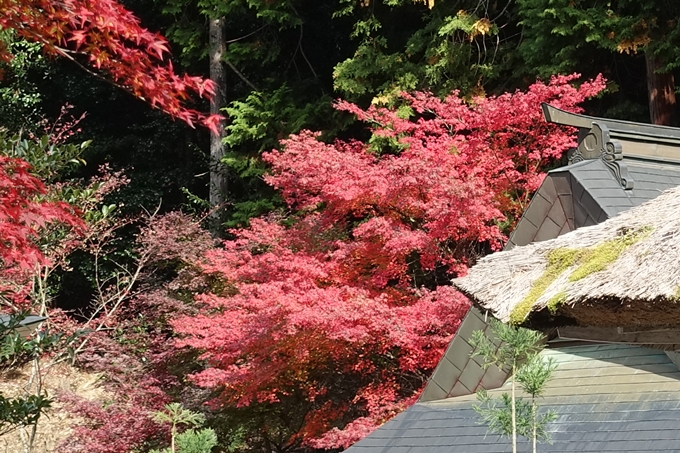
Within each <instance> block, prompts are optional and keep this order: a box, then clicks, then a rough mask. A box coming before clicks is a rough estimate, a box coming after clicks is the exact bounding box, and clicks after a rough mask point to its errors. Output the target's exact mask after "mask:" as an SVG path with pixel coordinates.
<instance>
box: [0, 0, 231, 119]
mask: <svg viewBox="0 0 680 453" xmlns="http://www.w3.org/2000/svg"><path fill="white" fill-rule="evenodd" d="M0 11H2V14H0V29H12V30H14V31H16V33H17V34H18V35H19V36H21V37H22V38H25V39H27V40H29V41H34V42H38V43H41V44H42V45H43V47H44V50H45V51H46V52H47V53H48V54H52V55H58V56H61V57H64V58H67V59H69V60H71V61H73V62H75V63H76V64H78V65H80V66H82V67H83V68H85V69H86V70H88V71H89V72H91V73H94V74H96V75H98V76H99V77H102V78H106V79H107V80H109V81H110V82H112V83H114V84H116V85H118V86H120V87H122V88H124V89H125V90H127V91H129V92H130V93H132V94H133V95H135V96H136V97H138V98H140V99H142V100H144V101H146V102H148V103H150V104H151V105H152V106H153V107H157V108H160V109H161V110H163V111H165V112H167V113H169V114H170V115H172V116H173V117H176V118H179V119H181V120H183V121H185V122H186V123H188V124H189V125H192V126H193V125H194V123H198V124H202V125H204V126H207V127H208V128H210V129H212V130H215V129H216V127H217V124H218V122H219V117H218V116H215V115H212V116H209V115H206V114H204V113H201V112H199V111H197V110H195V109H192V108H189V107H188V106H187V104H188V102H189V96H190V93H192V92H194V93H196V94H198V95H199V96H201V97H205V98H209V97H210V96H211V95H212V94H214V90H215V87H214V84H213V82H212V81H210V80H205V79H203V78H201V77H191V76H188V75H182V76H180V75H178V74H176V73H175V71H174V70H173V67H172V63H171V62H170V61H169V60H167V57H168V54H169V51H168V43H167V41H166V40H165V38H163V37H162V36H160V35H159V34H157V33H152V32H150V31H149V30H147V29H145V28H144V27H142V26H141V25H140V22H139V20H138V19H137V18H136V17H135V16H134V15H133V14H132V13H131V12H130V11H128V10H126V9H125V8H124V7H123V6H122V5H120V4H119V3H118V2H116V1H115V0H59V1H56V0H30V1H29V0H19V1H15V0H0ZM9 58H11V55H10V54H9V53H8V52H7V49H6V48H3V47H2V43H1V42H0V59H4V60H7V59H9ZM166 60H167V61H166Z"/></svg>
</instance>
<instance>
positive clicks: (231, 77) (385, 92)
mask: <svg viewBox="0 0 680 453" xmlns="http://www.w3.org/2000/svg"><path fill="white" fill-rule="evenodd" d="M10 3H11V2H10ZM24 3H25V2H24ZM24 3H22V2H17V3H16V4H12V5H15V6H16V5H23V4H24ZM43 3H45V5H47V6H45V7H44V8H43V9H42V10H41V11H48V10H49V6H50V5H51V3H50V1H49V0H43ZM95 3H96V4H99V3H97V2H95ZM101 3H102V4H109V3H107V1H106V0H102V1H101ZM122 3H123V5H124V7H125V8H127V9H128V10H129V11H132V12H133V13H134V14H135V15H136V16H137V17H139V18H140V20H141V24H142V26H143V27H146V28H147V29H149V30H150V31H151V32H152V33H151V34H149V35H148V36H147V35H146V32H145V34H144V38H143V39H142V42H146V41H144V40H146V39H148V40H149V42H150V43H151V44H149V47H148V49H151V50H147V53H149V52H153V49H154V46H155V45H156V44H154V41H153V39H154V38H153V36H155V35H154V34H155V33H160V34H162V35H163V36H166V37H167V38H168V40H169V44H168V46H169V50H170V51H171V55H172V57H170V56H168V55H164V49H163V48H162V47H161V48H160V50H158V49H156V51H157V52H158V53H159V54H160V55H161V56H164V57H165V58H166V60H165V61H166V62H167V61H168V60H167V59H168V58H171V61H172V65H173V67H174V69H175V70H176V71H177V72H178V73H184V72H186V73H190V74H193V75H194V76H199V77H200V78H196V79H182V81H180V79H172V81H173V83H174V85H172V87H173V88H171V89H172V90H176V91H172V93H174V94H173V96H176V97H177V98H178V99H181V101H182V102H183V103H184V104H183V105H187V106H188V107H186V108H187V109H191V112H205V114H207V112H211V113H219V114H221V115H223V118H222V119H220V120H219V121H220V123H219V124H217V127H213V126H215V124H216V123H211V122H210V118H213V119H214V118H216V117H214V116H213V117H208V116H207V115H204V114H203V113H199V114H196V115H194V114H193V113H192V114H191V115H193V116H190V117H182V114H183V113H185V112H186V111H189V110H183V109H184V107H183V109H179V110H173V104H171V102H172V100H173V99H174V98H168V99H170V100H169V101H163V102H159V103H156V102H155V101H154V99H155V98H153V97H152V98H149V97H148V96H145V95H144V93H147V92H148V93H154V91H153V90H154V89H157V90H160V92H161V95H162V94H163V93H162V89H161V88H149V87H151V86H154V87H155V86H156V84H155V83H154V82H159V83H158V86H159V87H166V88H164V89H170V88H167V87H170V85H163V84H161V83H160V82H161V81H162V77H161V76H158V78H157V79H156V80H154V78H153V77H151V75H150V74H148V73H146V76H147V78H146V79H144V80H145V82H144V83H145V88H144V89H146V90H147V91H134V90H130V89H128V90H127V91H126V90H125V89H121V86H123V88H126V87H127V88H129V86H130V85H129V83H133V82H135V81H136V80H137V79H136V75H135V73H132V75H130V74H129V73H124V74H125V77H127V79H124V78H122V79H117V78H115V77H114V78H112V77H109V76H107V75H106V71H105V70H107V67H106V65H104V67H103V69H102V67H97V64H94V65H92V64H89V65H88V64H86V63H87V62H86V60H85V59H84V58H83V55H84V54H86V53H87V52H89V53H90V54H92V53H93V52H96V51H97V49H98V47H97V46H98V44H97V42H94V41H93V43H91V44H88V46H91V47H87V49H86V52H85V51H82V48H81V47H79V46H80V43H81V41H80V40H81V39H86V38H84V37H83V36H84V35H77V34H74V35H73V37H74V38H73V39H72V40H71V41H68V40H67V41H66V42H68V43H71V44H72V48H68V49H66V50H63V51H62V50H57V51H56V52H54V51H53V50H54V48H56V47H55V46H56V44H52V45H53V47H50V45H49V44H45V42H46V41H44V40H42V38H35V36H38V37H39V36H42V35H38V34H34V35H32V34H31V33H25V30H24V28H22V27H23V25H18V24H19V22H11V20H5V19H3V20H0V42H2V43H3V46H2V49H0V50H2V52H4V51H6V52H7V53H8V54H11V55H12V58H3V59H2V62H0V69H1V71H2V78H1V79H0V143H1V144H2V146H3V149H4V153H3V155H4V158H6V159H7V160H4V161H2V163H3V165H4V166H5V167H4V168H6V169H9V170H7V171H6V172H5V173H2V174H0V183H2V184H4V186H3V187H12V188H14V187H15V186H16V187H21V189H20V190H19V189H17V190H14V189H12V190H9V189H8V193H12V194H13V196H16V194H17V193H18V194H20V197H19V201H18V202H15V201H12V203H15V204H12V206H15V205H16V206H22V209H27V210H28V211H30V213H31V216H28V217H20V218H18V220H16V222H15V223H16V224H17V225H19V226H20V227H21V228H24V227H26V228H28V227H30V228H28V230H30V231H29V232H25V231H23V230H22V229H21V228H19V229H18V230H17V231H18V232H19V233H21V235H22V236H21V239H22V241H20V242H16V243H15V244H18V245H17V247H19V246H20V247H23V248H25V249H26V250H28V251H30V252H31V254H35V255H36V258H35V260H34V261H30V260H29V259H28V258H26V256H32V255H30V254H29V255H25V256H24V257H23V258H22V257H20V256H18V254H17V253H11V252H10V251H9V250H10V249H11V247H10V248H8V249H7V250H4V249H3V248H2V247H0V255H1V256H2V260H3V264H4V267H3V271H2V272H1V273H0V274H1V275H0V289H2V290H3V291H4V292H3V294H4V295H3V296H2V297H3V305H4V306H5V308H6V309H12V310H16V311H21V310H20V309H29V310H30V311H32V312H34V313H35V312H39V313H41V314H43V315H45V316H47V317H48V318H49V323H48V324H49V327H50V329H52V331H54V332H58V333H59V335H58V336H57V337H51V336H49V335H45V336H44V337H40V338H41V340H40V341H42V342H43V343H41V342H40V341H39V342H37V343H32V346H30V347H29V346H26V347H25V348H24V349H22V351H24V352H22V353H21V354H20V355H21V360H15V359H11V358H10V355H9V354H8V355H6V356H3V358H2V361H1V362H0V364H2V366H4V367H7V368H11V367H16V366H18V365H19V364H21V363H24V362H26V363H28V362H29V361H30V360H36V357H39V356H40V357H43V354H44V353H46V352H48V353H49V357H50V360H51V362H50V363H58V362H65V361H68V362H69V363H72V364H74V365H75V366H78V367H80V368H82V369H87V370H91V371H94V372H97V373H101V374H102V376H103V377H104V378H103V380H104V381H105V386H106V388H107V391H108V392H109V393H108V395H109V396H108V397H107V398H108V399H107V401H96V400H94V401H93V400H87V399H85V398H82V397H81V396H79V395H74V394H67V393H63V394H60V395H57V396H56V398H57V400H58V401H61V402H62V403H63V404H66V405H67V406H68V407H69V408H70V410H71V411H72V412H73V413H74V414H75V415H78V416H80V417H82V420H83V421H82V423H80V424H79V425H78V426H77V427H75V428H74V431H73V435H72V436H70V437H69V439H68V440H67V441H65V442H64V443H63V444H62V445H61V446H60V447H59V448H60V450H59V451H63V452H70V451H73V452H76V451H90V452H100V453H106V452H111V453H113V452H127V451H135V452H149V451H154V450H153V449H158V448H163V447H165V446H167V445H168V444H169V442H170V439H172V442H173V445H174V441H175V437H176V435H177V434H178V432H176V430H175V428H176V427H179V428H180V431H181V430H182V429H185V428H186V429H187V431H186V432H187V433H189V434H190V435H195V438H194V437H191V438H190V439H189V440H186V439H185V440H182V441H181V442H185V441H186V442H189V443H191V442H194V443H196V445H199V444H200V445H204V447H201V448H203V450H201V449H200V448H199V447H195V448H198V450H195V451H210V449H212V451H262V452H274V451H276V452H284V451H290V452H294V451H301V452H303V451H304V452H312V451H317V450H319V451H320V450H332V451H339V450H342V449H343V448H346V447H347V446H348V445H351V443H352V442H353V441H355V440H356V439H358V438H360V437H362V436H363V435H365V434H367V433H368V432H370V431H371V430H372V429H374V428H375V427H376V426H379V425H380V423H382V422H384V421H385V420H387V419H389V418H390V417H391V416H393V415H394V414H396V413H398V412H399V411H400V410H403V409H404V407H407V405H408V404H410V403H412V402H413V401H414V399H415V398H417V395H418V392H419V391H420V390H421V389H422V386H423V384H424V382H425V381H426V380H427V377H428V375H429V373H430V372H431V371H432V369H433V368H434V366H435V365H436V363H437V361H438V360H439V357H440V356H441V353H442V352H443V350H444V348H445V347H446V345H447V343H448V341H449V339H450V338H451V336H452V335H453V333H454V332H455V329H456V328H457V325H458V323H459V322H460V319H461V318H462V316H464V314H465V312H466V310H467V308H468V306H469V303H468V302H467V301H466V300H465V299H464V298H463V297H462V295H460V294H458V293H457V292H455V291H454V290H453V289H452V288H451V286H450V285H449V284H448V282H449V280H450V278H451V277H454V276H456V275H459V274H460V273H464V272H465V270H466V269H467V267H468V266H470V265H472V264H474V261H475V260H476V259H477V258H478V257H479V256H480V255H483V254H485V253H489V252H493V251H495V250H498V249H499V247H501V246H502V244H503V242H504V240H505V238H506V237H507V234H508V233H509V232H510V231H511V230H512V228H513V226H514V225H515V223H516V221H517V219H518V218H519V217H520V216H521V214H522V210H523V208H524V207H525V206H526V204H527V203H528V201H529V199H530V197H531V195H532V193H533V191H534V190H536V188H537V187H538V185H539V184H540V182H541V180H542V175H543V174H544V172H545V171H546V170H547V169H549V168H551V167H554V166H557V165H560V162H562V160H561V159H562V154H563V153H564V151H565V150H567V149H569V147H571V146H573V140H574V138H573V134H572V133H571V131H569V130H563V129H559V128H557V127H555V126H552V125H547V124H545V123H544V122H543V121H542V119H541V116H540V108H539V106H540V103H541V102H551V103H553V104H555V105H556V106H558V107H560V108H564V109H567V110H571V111H585V112H586V113H588V114H591V115H595V116H606V117H611V118H620V119H625V120H632V121H641V122H654V123H657V124H666V125H675V124H676V117H677V115H676V105H675V91H676V89H675V84H674V76H675V73H676V72H677V70H678V67H679V66H680V52H678V49H679V48H680V46H678V44H679V40H680V37H679V36H678V31H677V30H678V27H677V20H678V16H679V15H680V6H678V5H675V3H673V2H664V1H661V0H656V1H653V2H645V3H644V4H640V2H635V1H632V0H630V1H627V0H620V1H617V2H586V1H579V0H514V1H509V0H508V1H506V0H501V1H491V0H477V1H468V0H455V1H453V0H452V1H437V0H424V1H422V2H421V1H412V0H359V1H355V0H317V1H309V0H282V1H279V2H272V1H270V0H220V1H216V0H201V1H188V0H127V1H124V2H122ZM26 4H28V3H26ZM75 4H77V2H76V3H75ZM93 4H94V3H93ZM0 5H3V2H2V1H0ZM8 5H9V3H8ZM10 6H11V5H10ZM10 6H7V8H8V9H7V11H11V8H10ZM15 6H12V8H14V7H15ZM24 13H25V12H21V14H24ZM17 14H18V13H17ZM95 16H96V15H95ZM6 17H10V14H9V13H8V14H7V15H6ZM21 17H28V16H21ZM92 20H93V19H92ZM84 22H85V21H83V23H84ZM93 23H94V22H93ZM31 26H34V25H31ZM27 28H30V26H27ZM45 30H47V31H45ZM50 30H53V29H51V28H49V27H48V28H45V29H41V33H48V34H49V33H51V32H50ZM55 30H58V28H56V29H55ZM32 36H33V37H34V38H35V39H31V37H32ZM101 39H102V41H101V42H106V41H105V39H108V38H106V36H105V37H104V38H101ZM125 39H126V40H128V41H130V42H134V38H130V37H129V36H127V35H126V38H125ZM36 41H37V42H36ZM74 42H75V43H76V44H73V43H74ZM73 46H75V47H73ZM162 46H164V44H163V45H162ZM69 49H70V50H69ZM46 50H47V51H46ZM99 50H101V49H99ZM2 52H0V55H3V53H2ZM59 52H61V53H59ZM81 52H84V53H81ZM55 55H62V57H58V56H55ZM98 55H99V57H98V58H102V59H103V60H102V61H104V62H105V63H106V61H107V58H109V56H108V54H104V56H102V54H98ZM111 58H112V59H113V57H111ZM121 58H122V57H121ZM121 61H122V63H120V65H121V66H122V67H125V65H126V64H127V65H131V64H133V63H130V62H126V60H125V59H124V58H122V60H121ZM116 64H118V62H117V63H116ZM116 68H117V66H114V70H116ZM108 70H109V72H110V73H113V74H117V73H115V72H112V70H111V69H108ZM144 70H145V68H142V69H137V71H138V73H139V74H144ZM146 70H148V67H147V68H146ZM147 72H148V71H147ZM574 73H576V74H578V75H572V74H574ZM163 74H165V73H163ZM116 77H118V76H116ZM132 79H134V80H133V82H130V80H132ZM204 79H205V80H212V82H213V85H210V86H214V87H215V90H214V91H215V93H214V96H213V97H212V102H211V101H209V100H208V96H203V97H200V96H199V97H195V98H191V97H189V96H185V94H184V91H183V90H184V88H185V86H188V87H190V88H191V89H193V90H194V91H196V92H199V93H201V94H203V93H202V90H203V87H204V85H202V83H203V82H201V80H204ZM119 80H124V81H127V82H129V83H128V85H126V84H125V83H120V82H119ZM133 86H134V85H133ZM178 86H181V87H182V89H180V88H176V87H178ZM130 91H132V92H133V93H132V94H131V93H130ZM140 92H141V93H142V94H140ZM154 103H155V104H156V105H155V107H159V109H154V105H153V104H154ZM169 103H170V104H169ZM168 105H170V107H168ZM168 113H170V114H168ZM178 118H179V119H178ZM187 118H188V119H187ZM206 118H207V120H206ZM182 119H184V121H182ZM192 119H193V120H194V121H193V123H195V124H190V123H192V121H191V120H192ZM197 120H200V121H197ZM204 120H206V121H204ZM201 121H203V122H204V124H205V125H207V126H208V127H203V126H201V125H200V124H199V123H200V122H201ZM216 121H217V120H216ZM211 127H212V129H213V130H212V131H211V130H210V128H211ZM15 158H18V159H21V160H22V161H23V160H26V161H28V162H29V163H30V164H31V167H30V168H28V167H26V168H24V167H23V166H22V165H19V164H17V163H16V162H19V161H12V160H11V159H15ZM29 173H30V178H36V179H35V180H33V179H29V176H28V174H29ZM20 176H21V178H20ZM3 178H4V179H3ZM29 183H30V184H29ZM29 186H30V188H29ZM12 200H13V199H12ZM35 200H39V201H35ZM8 203H9V202H8V201H6V200H5V204H6V206H9V204H8ZM32 203H33V204H32ZM35 203H37V204H35ZM63 203H66V204H63ZM10 211H11V210H9V209H8V210H7V212H8V214H7V216H8V217H7V218H9V217H11V215H10V214H11V212H10ZM35 219H38V220H35ZM31 222H33V223H31ZM9 223H11V222H9ZM15 226H16V225H15ZM0 231H2V230H0ZM6 231H10V230H6ZM11 231H14V230H11ZM19 233H16V235H18V234H19ZM7 234H10V233H7ZM11 234H15V233H11ZM8 237H11V238H12V240H14V236H8ZM17 237H18V236H17ZM5 242H7V243H9V242H11V241H9V240H7V241H5ZM5 245H6V244H5ZM17 250H19V249H17ZM21 250H23V249H21ZM17 288H19V289H17ZM4 338H10V337H9V336H6V337H4ZM48 340H49V341H48ZM8 341H9V340H8ZM13 341H14V340H13ZM17 341H18V340H17ZM36 341H37V340H36ZM44 342H48V343H49V345H48V346H49V347H47V346H45V344H44ZM22 347H23V346H22ZM31 348H32V349H31ZM26 351H29V352H30V351H32V352H30V353H29V352H26ZM43 360H45V359H44V358H43ZM33 363H36V362H35V361H34V362H33ZM140 382H141V383H142V384H140ZM38 394H40V390H38ZM170 403H178V404H179V405H175V406H172V405H168V404H170ZM199 413H200V414H199ZM203 424H205V426H206V427H207V428H206V429H207V430H210V431H209V432H208V431H205V430H203V431H199V430H198V429H199V426H200V425H203ZM19 425H21V423H17V426H19ZM1 426H2V424H0V427H1ZM190 428H194V429H195V430H192V429H190ZM22 429H25V427H24V428H22ZM27 436H28V435H27ZM201 436H203V437H201ZM211 436H212V437H211ZM25 438H26V439H30V436H28V437H25ZM197 439H198V440H197ZM201 439H202V440H201ZM27 442H28V444H30V442H29V441H27ZM31 442H32V441H31ZM178 442H180V441H179V440H178ZM181 442H180V444H178V445H183V446H180V447H178V448H179V449H180V450H179V451H183V450H182V449H183V448H186V449H187V450H186V451H187V452H188V451H194V450H189V448H190V447H188V446H186V445H188V444H182V443H181ZM201 442H203V443H202V444H201ZM25 445H26V444H25ZM31 448H33V447H31ZM172 448H174V447H172ZM192 448H193V447H192ZM27 451H30V449H29V450H27ZM33 451H38V450H33Z"/></svg>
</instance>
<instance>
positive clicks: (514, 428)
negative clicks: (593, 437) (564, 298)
mask: <svg viewBox="0 0 680 453" xmlns="http://www.w3.org/2000/svg"><path fill="white" fill-rule="evenodd" d="M490 326H491V332H492V333H493V335H494V336H495V337H496V339H497V341H492V340H491V339H490V338H489V337H487V336H486V335H485V334H484V332H483V331H481V330H478V331H475V332H473V334H472V338H471V341H470V343H471V344H472V346H473V348H474V350H473V355H479V356H481V357H482V358H483V359H484V365H483V366H484V367H485V368H486V367H489V366H491V365H496V366H497V367H499V368H509V369H510V375H511V376H512V379H511V393H510V395H508V394H507V393H504V394H502V395H501V397H500V399H498V400H497V399H494V398H492V397H491V396H489V395H488V394H487V393H486V391H484V390H481V391H479V392H478V393H477V397H478V399H479V401H480V403H481V404H480V405H475V406H474V409H475V411H477V413H479V414H480V416H481V418H482V421H483V423H485V424H486V425H487V427H488V429H489V430H490V431H492V432H495V433H498V434H502V435H506V436H510V437H511V438H512V451H513V453H517V434H520V435H522V436H525V437H527V438H529V439H532V442H533V451H534V453H536V443H537V440H538V439H541V440H544V441H549V440H550V438H549V435H548V433H547V431H546V430H545V426H546V425H547V424H548V423H549V422H551V421H552V420H554V419H555V417H556V414H555V413H554V412H553V411H549V412H547V413H545V414H542V415H540V416H539V414H538V398H539V397H541V396H542V395H543V391H544V389H545V385H546V384H547V382H548V381H549V380H550V377H551V375H552V372H553V371H554V370H555V364H554V363H553V361H552V360H547V361H545V360H543V359H542V358H541V357H539V355H538V353H539V352H540V351H541V350H542V349H543V346H542V344H543V339H544V337H543V335H542V334H540V333H539V332H535V331H533V330H529V329H525V328H522V327H512V326H509V325H506V324H503V323H502V322H500V321H498V320H496V319H492V320H491V323H490ZM499 342H500V344H499ZM516 384H519V385H520V387H521V388H522V390H523V391H524V392H525V393H527V394H528V395H530V396H531V401H524V400H522V399H518V398H517V397H516Z"/></svg>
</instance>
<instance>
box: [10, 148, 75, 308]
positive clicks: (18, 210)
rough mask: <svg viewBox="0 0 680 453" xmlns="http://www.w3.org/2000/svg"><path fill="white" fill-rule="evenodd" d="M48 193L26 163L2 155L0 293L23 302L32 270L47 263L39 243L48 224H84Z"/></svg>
mask: <svg viewBox="0 0 680 453" xmlns="http://www.w3.org/2000/svg"><path fill="white" fill-rule="evenodd" d="M45 193H46V188H45V186H44V184H43V183H42V182H41V181H40V180H39V179H38V178H36V177H35V176H33V175H32V174H31V173H30V165H29V164H28V163H27V162H25V161H23V160H21V159H15V158H11V157H7V156H0V292H1V293H2V294H3V296H5V298H6V300H13V301H14V302H19V303H21V302H24V295H25V294H24V293H25V291H26V290H27V287H25V283H26V282H27V280H28V278H29V275H30V272H32V271H34V268H35V266H36V265H38V264H43V263H45V262H46V258H45V256H44V254H43V252H42V250H41V249H40V246H39V239H40V234H41V232H42V231H44V229H45V228H46V226H48V225H50V224H52V225H53V224H59V225H62V226H64V227H68V228H75V229H76V230H78V229H82V228H83V227H84V224H83V222H82V221H81V220H80V219H79V218H78V216H77V213H76V212H75V211H74V209H73V208H72V207H71V206H69V205H68V204H66V203H62V202H50V201H46V200H45V199H44V197H42V196H43V195H44V194H45Z"/></svg>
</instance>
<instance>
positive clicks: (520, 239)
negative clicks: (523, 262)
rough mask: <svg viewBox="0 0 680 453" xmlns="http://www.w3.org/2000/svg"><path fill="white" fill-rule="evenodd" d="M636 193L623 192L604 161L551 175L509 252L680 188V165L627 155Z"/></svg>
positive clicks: (594, 223)
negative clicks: (665, 191)
mask: <svg viewBox="0 0 680 453" xmlns="http://www.w3.org/2000/svg"><path fill="white" fill-rule="evenodd" d="M623 162H624V163H625V165H626V167H627V168H628V171H629V173H630V176H631V177H632V179H633V181H635V186H634V188H633V189H628V190H626V189H624V188H623V187H621V184H620V183H619V182H618V181H617V180H616V178H615V177H614V175H613V174H612V172H611V170H610V169H609V168H607V165H606V164H605V163H604V161H603V160H602V159H589V160H584V161H581V162H577V163H575V164H572V165H567V166H565V167H560V168H558V169H555V170H552V171H550V172H549V173H548V175H547V177H546V179H545V180H544V181H543V184H542V185H541V187H540V188H539V189H538V191H537V192H536V194H535V195H534V197H533V198H532V200H531V203H530V204H529V207H528V208H527V210H526V211H525V213H524V215H523V216H522V219H521V220H520V222H519V223H518V224H517V228H515V231H514V232H513V234H512V235H511V237H510V240H509V241H508V246H507V247H506V249H509V248H512V247H514V246H518V245H519V246H522V245H527V244H529V243H531V242H534V241H536V242H538V241H545V240H548V239H553V238H556V237H557V236H560V235H562V234H565V233H568V232H569V231H573V230H575V229H576V228H580V227H584V226H590V225H596V224H598V223H600V222H602V221H604V220H606V219H608V218H611V217H614V216H616V215H618V214H620V213H622V212H623V211H626V210H628V209H630V208H632V207H635V206H639V205H641V204H642V203H644V202H647V201H650V200H653V199H654V198H656V197H658V196H659V195H660V194H661V192H663V191H664V190H667V189H670V188H673V187H676V186H680V164H679V163H677V162H664V161H658V160H655V159H651V158H641V157H634V156H624V158H623Z"/></svg>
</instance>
